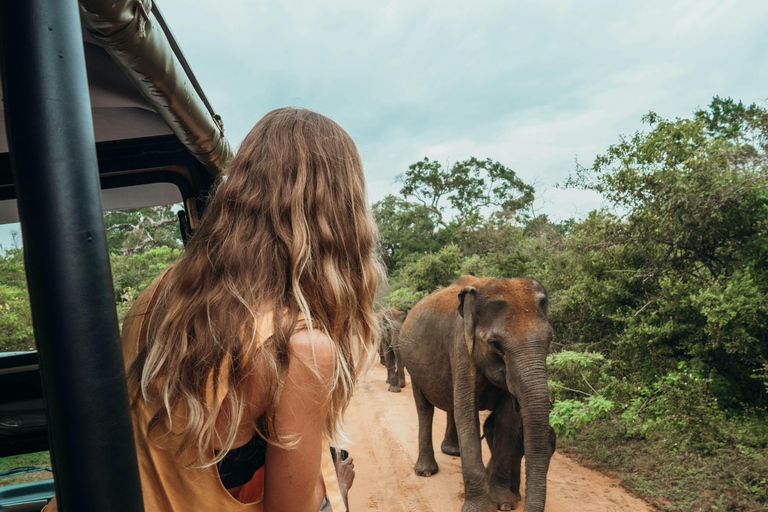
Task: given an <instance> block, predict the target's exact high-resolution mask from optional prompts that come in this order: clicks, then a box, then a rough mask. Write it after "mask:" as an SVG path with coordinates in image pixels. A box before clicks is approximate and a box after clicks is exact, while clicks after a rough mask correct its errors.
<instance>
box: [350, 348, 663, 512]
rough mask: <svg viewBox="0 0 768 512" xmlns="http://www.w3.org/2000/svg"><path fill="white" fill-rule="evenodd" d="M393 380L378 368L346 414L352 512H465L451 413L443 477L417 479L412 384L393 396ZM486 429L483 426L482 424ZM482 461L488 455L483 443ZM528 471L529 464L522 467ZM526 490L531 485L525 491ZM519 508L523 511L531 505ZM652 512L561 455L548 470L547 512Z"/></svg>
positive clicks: (439, 430)
mask: <svg viewBox="0 0 768 512" xmlns="http://www.w3.org/2000/svg"><path fill="white" fill-rule="evenodd" d="M386 378H387V373H386V370H385V369H384V367H382V366H380V365H379V364H378V363H377V364H376V365H375V366H374V368H373V369H372V370H371V371H370V372H369V373H368V374H367V375H366V376H365V377H364V378H363V380H362V382H360V383H359V385H358V388H357V389H356V390H355V396H354V398H353V400H352V403H351V405H350V408H349V410H348V413H347V431H348V433H349V435H350V439H351V440H352V441H353V442H354V444H353V445H350V446H348V447H347V448H348V449H349V451H350V454H351V456H352V457H353V458H354V462H355V471H356V473H357V476H356V478H355V483H354V485H353V487H352V489H351V491H350V494H349V506H350V510H351V511H352V512H374V511H380V512H431V511H435V512H437V511H439V512H452V511H456V512H459V511H460V510H461V506H462V503H463V500H464V489H463V484H462V480H461V459H459V458H457V457H451V456H449V455H445V454H444V453H442V452H441V451H440V443H441V442H442V440H443V434H444V432H445V413H444V412H443V411H440V410H435V421H434V426H433V432H434V433H433V442H434V447H435V458H436V459H437V463H438V465H439V467H440V470H439V472H438V473H437V474H436V475H433V476H432V477H429V478H424V477H419V476H417V475H416V473H414V471H413V464H414V462H415V461H416V456H417V453H418V441H417V435H418V421H417V418H416V407H415V406H414V404H413V395H412V393H411V389H410V379H408V377H407V376H406V379H407V384H408V386H407V387H406V388H405V389H404V390H403V392H401V393H389V392H387V385H386V383H385V382H384V381H385V380H386ZM481 421H482V418H481ZM483 451H484V457H485V460H486V462H487V460H488V458H489V457H490V454H489V453H488V447H487V445H486V444H485V442H483ZM523 464H525V462H523ZM524 488H525V483H524V482H523V484H522V485H521V489H524ZM524 500H525V492H524V491H523V501H522V502H521V503H520V504H518V506H517V510H519V511H521V510H522V509H523V506H524V503H525V501H524ZM575 510H579V511H580V512H653V511H654V510H655V509H653V508H651V507H649V506H648V505H646V504H645V503H644V502H643V501H641V500H638V499H636V498H633V497H632V496H629V495H628V494H627V493H626V491H625V490H624V489H623V488H622V487H621V486H620V485H619V484H618V482H617V481H616V480H614V479H612V478H610V477H608V476H605V475H603V474H601V473H598V472H596V471H593V470H590V469H587V468H585V467H582V466H581V465H579V464H578V463H576V462H574V461H572V460H570V459H568V458H567V457H565V456H563V455H561V454H559V453H555V455H554V456H553V458H552V462H551V464H550V468H549V475H548V482H547V505H546V509H545V511H546V512H571V511H575Z"/></svg>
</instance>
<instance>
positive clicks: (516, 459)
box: [483, 398, 557, 500]
mask: <svg viewBox="0 0 768 512" xmlns="http://www.w3.org/2000/svg"><path fill="white" fill-rule="evenodd" d="M512 402H513V403H512V404H511V407H510V408H509V409H507V410H506V414H508V415H509V416H510V417H509V419H508V421H505V422H504V423H505V424H507V425H510V427H511V428H510V430H509V432H508V435H510V436H511V437H512V439H513V440H514V441H513V447H512V458H511V462H512V467H511V468H510V478H509V482H510V485H509V488H510V490H511V491H512V492H513V493H515V496H516V497H517V499H518V500H519V499H521V498H520V463H521V462H522V459H523V455H525V443H524V442H523V421H522V416H520V404H518V403H517V400H515V399H514V398H512ZM500 414H505V412H503V410H502V411H500ZM495 426H496V411H494V412H492V413H491V414H489V415H488V417H487V418H486V419H485V423H483V437H484V438H485V441H486V442H487V443H488V447H489V448H490V449H491V457H492V458H498V454H496V455H494V444H493V434H494V429H495ZM556 445H557V435H556V434H555V429H553V428H552V427H549V458H550V459H551V458H552V454H554V453H555V447H556Z"/></svg>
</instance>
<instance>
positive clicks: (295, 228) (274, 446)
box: [122, 108, 380, 512]
mask: <svg viewBox="0 0 768 512" xmlns="http://www.w3.org/2000/svg"><path fill="white" fill-rule="evenodd" d="M376 237H377V232H376V225H375V223H374V221H373V219H372V217H371V214H370V210H369V208H368V206H367V202H366V197H365V185H364V176H363V170H362V164H361V161H360V157H359V155H358V153H357V150H356V148H355V144H354V142H353V141H352V139H351V138H350V136H349V135H348V134H347V133H346V132H345V131H344V130H343V129H342V128H341V127H340V126H339V125H338V124H336V123H335V122H333V121H331V120H330V119H328V118H327V117H324V116H322V115H320V114H317V113H314V112H311V111H308V110H304V109H297V108H283V109H277V110H274V111H272V112H270V113H268V114H267V115H266V116H264V118H263V119H261V120H260V121H259V122H258V123H257V124H256V125H255V126H254V127H253V129H252V130H251V132H250V133H249V134H248V136H247V137H246V138H245V140H244V141H243V143H242V145H241V147H240V149H239V151H238V153H237V156H236V157H235V158H234V160H233V162H232V164H231V166H230V170H229V172H228V175H227V177H226V179H221V180H219V182H218V184H217V187H216V191H215V193H214V195H213V197H212V199H211V201H210V204H209V205H208V207H207V208H206V211H205V214H204V215H203V218H202V220H201V222H200V225H199V226H198V227H197V229H196V231H195V234H194V235H193V236H192V238H191V239H190V241H189V243H188V244H187V247H186V250H185V252H184V253H183V254H182V255H181V257H180V258H179V259H178V260H177V261H176V262H175V263H174V264H173V265H172V266H171V267H170V268H169V269H168V270H167V271H166V272H164V273H163V274H162V275H161V276H159V277H158V278H157V279H156V280H155V282H153V283H152V285H150V286H149V287H148V288H147V290H145V291H144V293H142V295H141V296H140V297H139V299H137V301H136V304H134V306H133V307H132V308H131V311H130V312H129V313H128V315H127V317H126V319H125V322H124V324H123V333H122V344H123V355H124V358H125V364H126V368H127V371H128V385H129V392H130V396H131V397H132V400H133V401H132V414H133V421H134V434H135V437H136V447H137V452H138V458H139V470H140V474H141V482H142V492H143V496H144V506H145V510H146V511H147V512H154V511H160V510H162V511H168V510H173V511H176V510H178V511H182V510H183V511H185V512H187V511H189V510H221V511H230V510H232V511H235V510H238V511H245V510H248V511H261V510H264V511H267V512H279V511H284V510H285V511H291V512H302V511H306V512H317V511H318V510H319V509H320V507H321V504H323V502H324V496H325V495H326V494H327V492H326V486H327V485H328V486H330V487H331V488H334V487H335V486H336V483H335V482H334V481H332V480H329V477H328V463H327V461H328V460H329V458H330V454H328V455H327V456H326V455H325V454H326V453H327V452H328V448H327V443H326V440H330V441H334V440H337V439H339V438H340V437H341V436H342V431H341V424H342V415H343V412H344V410H345V408H346V406H347V404H348V403H349V400H350V398H351V396H352V390H353V387H354V384H355V379H356V377H357V375H358V373H359V371H360V368H361V363H362V362H363V361H367V360H369V359H370V354H372V353H374V352H375V348H374V341H373V338H374V332H375V331H376V320H375V317H374V314H373V300H374V294H375V291H376V285H377V282H378V278H379V275H380V266H379V265H378V263H377V262H376V260H375V258H374V257H373V255H374V247H375V244H376ZM262 439H263V440H265V441H266V442H268V445H267V446H266V450H265V452H266V453H265V455H264V466H263V470H261V471H260V472H259V473H260V474H263V482H258V481H257V480H259V477H258V475H257V476H256V478H251V476H252V471H254V470H255V469H256V467H257V466H258V465H259V464H258V463H256V464H254V463H253V459H258V454H257V452H258V451H259V450H258V445H259V442H260V441H261V440H262ZM238 450H240V451H242V450H246V451H248V452H251V455H249V456H248V457H241V456H240V455H238V457H234V461H233V457H232V454H234V453H235V452H236V451H238ZM321 459H325V460H324V462H323V468H324V473H325V479H323V476H322V475H321ZM238 461H241V462H242V464H239V466H240V467H239V469H238ZM225 466H226V467H228V468H229V469H227V471H226V472H225V471H222V474H220V472H219V468H220V467H222V468H223V467H225ZM242 466H245V467H246V468H247V470H246V475H247V476H246V478H245V479H243V478H241V481H238V482H235V483H238V484H241V485H242V483H243V482H242V481H243V480H248V478H250V481H249V482H248V483H247V484H245V486H244V487H245V488H248V489H249V493H248V496H249V497H248V498H247V499H244V500H243V501H251V502H250V503H241V501H238V500H237V499H236V498H238V497H239V496H240V494H241V490H242V489H241V485H233V484H232V483H227V482H226V480H227V476H228V475H230V474H231V473H232V472H233V470H232V469H231V468H232V467H235V468H236V469H235V470H234V472H235V473H238V472H239V473H242V471H241V470H242ZM330 466H331V469H330V472H332V471H333V469H332V463H331V464H330ZM224 473H226V474H224ZM241 477H242V475H241ZM222 479H223V480H224V481H222ZM254 488H257V489H259V490H260V489H263V493H262V492H261V491H259V492H257V493H256V494H257V495H259V494H260V496H254V494H253V489H254ZM329 497H330V494H329ZM331 501H333V500H331ZM334 510H335V512H340V511H339V510H338V509H337V508H336V507H335V506H334Z"/></svg>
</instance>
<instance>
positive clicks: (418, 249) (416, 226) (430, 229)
mask: <svg viewBox="0 0 768 512" xmlns="http://www.w3.org/2000/svg"><path fill="white" fill-rule="evenodd" d="M373 215H374V217H375V218H376V223H377V224H378V226H379V239H380V244H381V252H382V257H383V258H384V262H385V263H386V265H387V268H388V269H389V271H390V272H391V271H393V270H395V269H396V268H397V267H398V266H399V264H400V263H402V261H403V259H404V258H405V257H406V256H407V255H409V254H420V253H426V252H433V251H437V250H439V249H440V247H442V245H443V241H442V240H441V238H444V236H438V234H437V233H436V231H435V223H434V221H433V220H432V216H431V215H430V213H429V211H428V210H427V209H426V208H425V207H423V206H422V205H417V204H413V203H409V202H408V201H405V200H403V199H400V198H399V197H397V196H393V195H391V194H390V195H387V196H386V197H385V198H384V199H382V200H381V201H378V202H377V203H375V204H374V205H373Z"/></svg>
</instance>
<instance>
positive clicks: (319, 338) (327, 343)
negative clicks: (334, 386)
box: [289, 329, 335, 376]
mask: <svg viewBox="0 0 768 512" xmlns="http://www.w3.org/2000/svg"><path fill="white" fill-rule="evenodd" d="M289 343H290V346H291V351H292V353H293V354H294V355H296V356H297V357H300V358H301V359H302V360H303V361H304V362H305V363H307V364H310V365H312V366H316V368H317V370H318V371H319V372H320V373H321V375H323V376H330V373H332V372H333V363H334V349H335V347H334V344H333V340H332V339H331V338H330V337H329V336H328V335H327V334H325V333H324V332H323V331H321V330H319V329H312V330H309V329H303V330H300V331H297V332H295V333H293V335H292V336H291V339H290V341H289Z"/></svg>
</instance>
